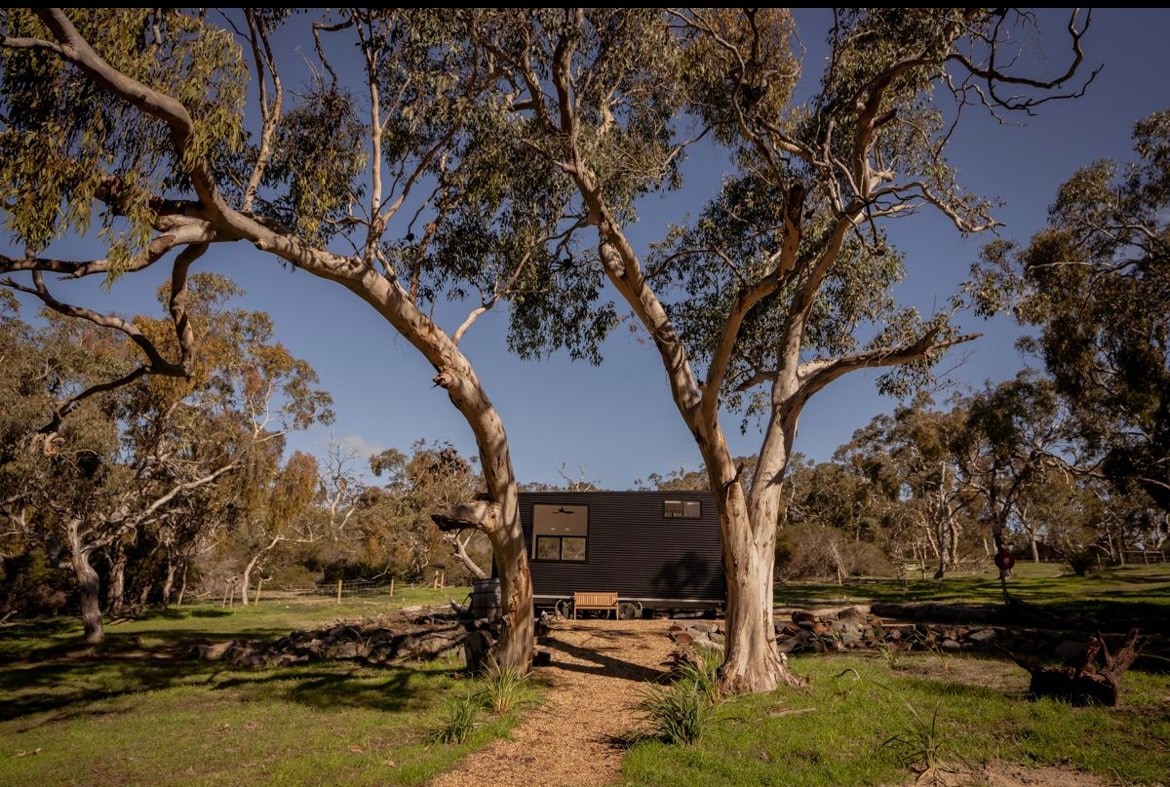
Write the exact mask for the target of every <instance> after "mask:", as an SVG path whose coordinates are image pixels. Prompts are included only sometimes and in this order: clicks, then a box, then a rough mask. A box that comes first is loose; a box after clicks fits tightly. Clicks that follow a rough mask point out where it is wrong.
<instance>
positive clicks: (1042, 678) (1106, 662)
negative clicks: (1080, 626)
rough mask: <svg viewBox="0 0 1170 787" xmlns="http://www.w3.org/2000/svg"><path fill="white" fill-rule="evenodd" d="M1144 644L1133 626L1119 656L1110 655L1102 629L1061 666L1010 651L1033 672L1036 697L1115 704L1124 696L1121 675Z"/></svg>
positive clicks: (1032, 693)
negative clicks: (1076, 654) (1077, 654)
mask: <svg viewBox="0 0 1170 787" xmlns="http://www.w3.org/2000/svg"><path fill="white" fill-rule="evenodd" d="M1144 645H1145V642H1144V641H1143V640H1142V637H1141V632H1140V631H1139V630H1138V629H1132V630H1131V631H1130V632H1129V634H1128V636H1126V638H1125V642H1124V643H1122V646H1121V649H1120V650H1119V651H1118V652H1117V655H1115V656H1114V655H1110V653H1109V648H1108V647H1106V645H1105V639H1104V637H1102V636H1101V634H1100V633H1099V632H1098V633H1097V634H1094V635H1093V636H1092V637H1091V638H1090V639H1089V642H1088V644H1086V645H1085V647H1084V649H1083V650H1082V651H1081V653H1080V655H1079V656H1076V657H1074V658H1071V659H1068V660H1066V661H1065V663H1064V664H1063V665H1061V666H1058V667H1054V666H1048V665H1045V664H1042V663H1040V662H1039V661H1037V660H1035V659H1032V658H1030V657H1027V656H1018V655H1016V654H1014V653H1011V652H1010V651H1009V652H1008V655H1009V656H1011V658H1012V660H1013V661H1015V662H1016V663H1017V664H1019V665H1020V666H1021V667H1023V668H1024V669H1026V670H1028V672H1030V673H1031V674H1032V682H1031V684H1030V685H1029V687H1028V694H1029V696H1030V697H1031V698H1032V699H1039V698H1040V697H1052V698H1054V699H1061V700H1065V701H1067V702H1069V703H1071V704H1073V705H1108V706H1111V707H1114V706H1116V705H1117V703H1118V701H1119V700H1120V698H1121V677H1122V675H1124V674H1125V671H1126V670H1127V669H1129V668H1130V665H1132V664H1133V662H1134V661H1135V660H1136V659H1137V657H1138V656H1139V655H1140V654H1141V650H1142V647H1143V646H1144ZM1098 662H1100V665H1099V666H1098Z"/></svg>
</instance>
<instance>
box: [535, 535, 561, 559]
mask: <svg viewBox="0 0 1170 787" xmlns="http://www.w3.org/2000/svg"><path fill="white" fill-rule="evenodd" d="M536 558H537V560H560V559H561V540H560V539H559V538H557V537H556V536H540V537H539V538H537V539H536Z"/></svg>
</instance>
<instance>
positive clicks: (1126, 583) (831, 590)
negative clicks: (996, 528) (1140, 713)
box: [774, 562, 1170, 633]
mask: <svg viewBox="0 0 1170 787" xmlns="http://www.w3.org/2000/svg"><path fill="white" fill-rule="evenodd" d="M1008 592H1009V593H1010V594H1011V597H1012V598H1013V599H1015V600H1017V601H1023V602H1026V603H1028V604H1031V605H1033V606H1036V607H1040V608H1042V609H1044V610H1045V611H1047V612H1050V613H1052V614H1054V615H1059V616H1063V617H1070V616H1072V617H1077V616H1079V617H1081V618H1083V619H1089V620H1096V621H1101V622H1103V623H1109V624H1110V625H1111V627H1112V628H1114V629H1116V630H1124V629H1127V628H1129V627H1130V626H1131V625H1139V624H1144V625H1143V628H1145V629H1146V630H1154V629H1161V630H1165V631H1167V633H1170V627H1168V624H1167V621H1168V620H1170V616H1167V614H1166V612H1167V609H1168V607H1170V566H1156V565H1151V566H1143V565H1132V566H1121V567H1118V568H1111V569H1107V570H1103V571H1100V572H1098V573H1096V574H1093V575H1090V576H1087V577H1077V576H1074V575H1073V574H1072V573H1071V572H1070V571H1069V570H1068V569H1067V568H1066V567H1065V566H1062V565H1060V564H1057V563H1041V564H1032V563H1026V562H1021V563H1017V564H1016V567H1015V569H1014V571H1013V576H1012V578H1011V579H1009V580H1008ZM774 597H775V602H776V604H777V605H778V606H781V607H788V608H791V607H817V606H824V605H841V604H860V603H871V602H893V603H913V602H936V603H948V604H993V605H995V604H1002V603H1003V593H1002V589H1001V586H1000V581H999V574H998V572H997V571H996V569H995V568H994V567H993V566H990V565H989V567H988V568H987V569H986V570H982V571H979V572H977V573H967V574H957V575H950V576H947V577H945V578H944V579H943V580H940V581H936V580H933V579H930V578H926V579H908V580H906V581H905V583H903V582H902V581H901V580H898V579H867V578H853V579H850V580H847V581H846V582H845V583H844V584H843V585H837V584H835V583H819V582H789V583H785V584H780V585H777V586H776V592H775V595H774Z"/></svg>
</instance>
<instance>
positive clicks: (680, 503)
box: [662, 500, 703, 519]
mask: <svg viewBox="0 0 1170 787" xmlns="http://www.w3.org/2000/svg"><path fill="white" fill-rule="evenodd" d="M662 506H663V508H662V515H663V516H664V517H666V518H667V519H698V518H699V517H701V516H702V515H703V506H702V504H701V503H700V502H699V501H698V500H666V501H664V502H663V504H662Z"/></svg>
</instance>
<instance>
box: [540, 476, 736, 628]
mask: <svg viewBox="0 0 1170 787" xmlns="http://www.w3.org/2000/svg"><path fill="white" fill-rule="evenodd" d="M520 520H521V523H522V525H523V528H524V541H525V544H526V546H527V549H528V558H529V561H530V563H529V566H530V568H531V570H532V589H533V596H534V604H535V607H536V609H537V611H538V613H539V611H541V610H545V609H552V608H554V607H557V608H559V609H561V610H562V611H565V610H567V609H568V606H567V603H568V602H570V601H571V600H572V598H573V594H574V593H579V592H603V593H604V592H616V593H617V594H618V600H619V602H620V603H619V609H618V612H619V615H620V616H621V617H623V618H629V617H635V616H637V615H640V614H649V613H651V612H653V611H656V610H687V609H690V610H695V609H697V610H712V611H717V610H721V609H722V608H723V606H724V603H725V600H726V598H727V586H726V581H725V579H724V574H723V546H722V538H721V536H720V531H719V516H718V515H717V514H716V512H715V503H714V499H713V497H712V495H711V493H710V492H521V493H520Z"/></svg>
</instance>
